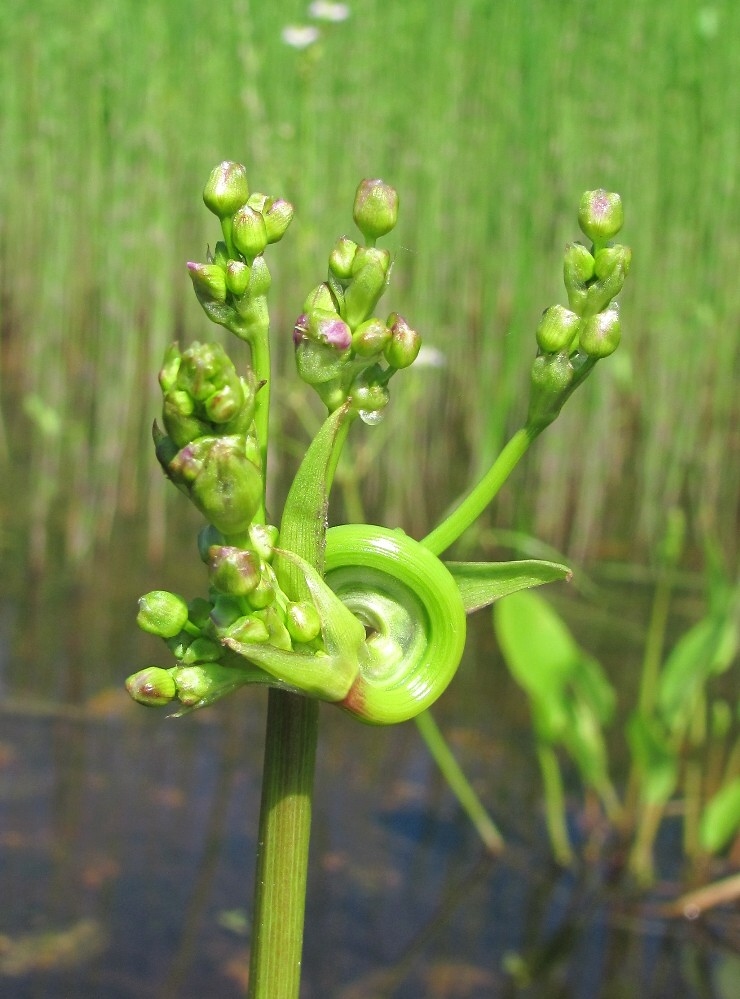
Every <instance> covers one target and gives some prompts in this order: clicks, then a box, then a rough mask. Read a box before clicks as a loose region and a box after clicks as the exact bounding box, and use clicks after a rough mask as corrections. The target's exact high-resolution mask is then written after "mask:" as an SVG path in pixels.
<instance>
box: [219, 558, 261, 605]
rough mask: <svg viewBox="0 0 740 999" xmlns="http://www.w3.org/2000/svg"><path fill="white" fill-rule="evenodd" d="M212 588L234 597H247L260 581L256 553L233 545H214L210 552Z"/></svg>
mask: <svg viewBox="0 0 740 999" xmlns="http://www.w3.org/2000/svg"><path fill="white" fill-rule="evenodd" d="M208 574H209V578H210V582H211V586H213V587H214V589H216V590H218V591H219V592H220V593H228V594H229V595H230V596H232V597H246V596H247V595H248V594H250V593H251V592H252V590H254V588H255V587H256V586H257V584H258V583H259V581H260V578H261V577H260V562H259V558H258V557H257V555H256V554H255V553H254V552H251V551H245V550H244V549H243V548H234V547H233V546H231V545H221V546H218V545H214V546H213V548H211V550H210V552H209V559H208Z"/></svg>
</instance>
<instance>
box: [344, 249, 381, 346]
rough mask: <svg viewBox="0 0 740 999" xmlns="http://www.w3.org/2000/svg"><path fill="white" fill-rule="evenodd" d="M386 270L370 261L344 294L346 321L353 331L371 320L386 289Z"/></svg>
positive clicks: (356, 275) (379, 264) (353, 279)
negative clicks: (367, 320)
mask: <svg viewBox="0 0 740 999" xmlns="http://www.w3.org/2000/svg"><path fill="white" fill-rule="evenodd" d="M386 283H387V281H386V270H384V268H383V265H382V264H381V263H380V261H378V260H370V261H368V263H366V264H365V266H364V267H362V268H361V269H360V270H359V271H357V272H356V273H355V275H354V276H353V278H352V281H351V282H350V284H349V285H348V287H347V288H346V290H345V292H344V319H345V321H346V323H347V325H348V326H349V328H350V329H351V330H355V329H357V327H358V326H359V325H360V323H364V322H365V320H366V319H369V318H370V316H372V314H373V312H374V311H375V306H376V305H377V304H378V302H379V301H380V297H381V295H382V294H383V292H384V291H385V288H386Z"/></svg>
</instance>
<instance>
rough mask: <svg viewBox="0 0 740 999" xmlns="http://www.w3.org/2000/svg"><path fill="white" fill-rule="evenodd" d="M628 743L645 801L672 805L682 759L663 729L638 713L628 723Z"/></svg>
mask: <svg viewBox="0 0 740 999" xmlns="http://www.w3.org/2000/svg"><path fill="white" fill-rule="evenodd" d="M627 741H628V742H629V746H630V751H631V752H632V758H633V760H634V761H635V767H636V768H637V772H638V773H639V775H640V786H641V791H642V797H643V800H645V801H648V802H652V803H661V802H665V801H668V799H669V798H670V796H671V795H672V794H673V792H674V790H675V788H676V784H677V782H678V759H677V757H676V753H675V751H674V750H673V749H672V747H671V746H670V745H669V743H668V740H667V738H666V735H665V732H664V731H663V727H662V725H660V723H659V722H658V721H657V720H656V719H654V718H646V717H645V715H642V714H640V713H639V712H638V711H635V712H634V713H633V714H632V715H631V716H630V718H629V721H628V722H627Z"/></svg>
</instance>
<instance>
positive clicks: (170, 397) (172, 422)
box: [162, 389, 211, 449]
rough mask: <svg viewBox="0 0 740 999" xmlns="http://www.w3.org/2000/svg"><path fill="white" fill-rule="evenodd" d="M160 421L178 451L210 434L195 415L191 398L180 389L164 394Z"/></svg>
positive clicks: (208, 428)
mask: <svg viewBox="0 0 740 999" xmlns="http://www.w3.org/2000/svg"><path fill="white" fill-rule="evenodd" d="M162 421H163V422H164V426H165V429H166V431H167V433H168V434H169V436H170V438H171V440H172V441H173V442H174V443H175V445H176V446H177V448H178V449H179V448H181V447H185V445H186V444H189V443H190V442H191V441H194V440H196V439H197V438H198V437H203V436H205V435H206V434H208V433H210V432H211V428H210V427H209V426H208V424H207V423H205V422H204V421H203V420H201V419H199V418H198V417H197V416H196V415H195V402H194V400H193V398H192V396H190V395H188V393H187V392H185V391H183V390H181V389H175V390H173V391H172V392H167V393H166V395H165V397H164V400H163V403H162Z"/></svg>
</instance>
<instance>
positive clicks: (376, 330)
mask: <svg viewBox="0 0 740 999" xmlns="http://www.w3.org/2000/svg"><path fill="white" fill-rule="evenodd" d="M390 338H391V331H390V330H389V329H388V327H387V326H386V324H385V323H384V322H383V320H382V319H368V320H367V321H366V322H364V323H360V325H359V326H358V327H357V329H356V330H355V331H354V333H353V334H352V350H353V351H354V352H355V354H357V355H358V356H359V357H375V356H376V355H377V354H379V353H380V352H381V351H382V350H383V348H384V347H385V346H386V344H387V343H388V341H389V340H390Z"/></svg>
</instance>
